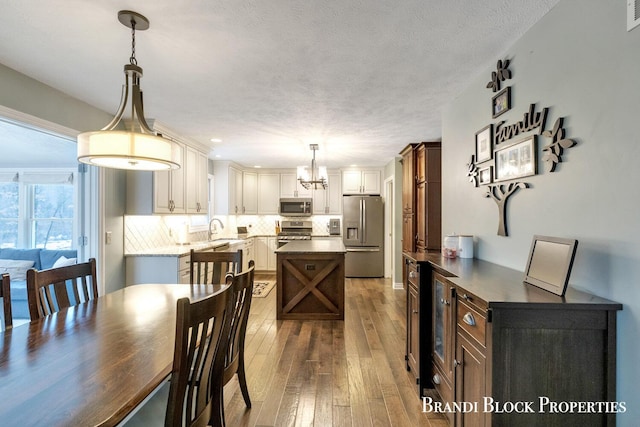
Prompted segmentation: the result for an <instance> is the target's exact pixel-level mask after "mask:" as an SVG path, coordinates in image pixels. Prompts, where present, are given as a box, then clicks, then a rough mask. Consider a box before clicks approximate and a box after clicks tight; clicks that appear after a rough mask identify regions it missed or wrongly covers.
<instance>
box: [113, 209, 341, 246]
mask: <svg viewBox="0 0 640 427" xmlns="http://www.w3.org/2000/svg"><path fill="white" fill-rule="evenodd" d="M215 218H218V219H219V220H220V221H222V223H223V224H224V229H221V228H220V226H219V224H216V225H217V233H216V234H214V236H213V239H225V238H236V237H237V236H238V235H237V227H239V226H245V227H247V231H248V235H249V236H273V235H275V234H276V231H275V222H276V221H280V222H282V221H283V220H286V219H287V218H284V217H281V216H280V215H228V216H224V215H220V216H216V217H215ZM330 218H341V215H313V216H311V217H309V218H308V219H310V220H311V221H312V223H313V231H312V233H313V234H314V235H327V234H329V231H328V224H329V219H330ZM304 219H305V220H307V218H304ZM124 230H125V232H124V251H125V254H126V253H135V252H140V251H144V250H147V249H156V248H160V247H165V246H172V245H175V244H178V243H191V242H201V241H204V240H207V239H208V234H209V233H208V231H206V230H202V229H200V228H198V230H197V231H193V229H191V230H190V226H189V217H188V216H182V215H166V216H162V215H148V216H147V215H126V216H125V217H124Z"/></svg>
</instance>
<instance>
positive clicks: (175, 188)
mask: <svg viewBox="0 0 640 427" xmlns="http://www.w3.org/2000/svg"><path fill="white" fill-rule="evenodd" d="M180 147H181V152H180V156H181V160H182V162H181V167H180V168H179V169H172V170H168V171H157V172H153V195H154V196H153V200H154V205H153V213H165V214H168V213H182V214H183V213H185V186H184V183H185V170H186V169H187V168H186V156H185V147H184V145H180Z"/></svg>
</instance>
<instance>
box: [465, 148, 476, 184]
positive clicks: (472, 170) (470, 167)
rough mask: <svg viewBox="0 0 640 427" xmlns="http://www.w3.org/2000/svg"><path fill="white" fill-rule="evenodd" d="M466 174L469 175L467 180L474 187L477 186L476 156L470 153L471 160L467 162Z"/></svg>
mask: <svg viewBox="0 0 640 427" xmlns="http://www.w3.org/2000/svg"><path fill="white" fill-rule="evenodd" d="M467 176H468V177H469V182H470V183H472V184H473V186H474V187H477V186H478V166H477V165H476V156H475V155H473V154H472V155H471V160H470V161H469V163H467Z"/></svg>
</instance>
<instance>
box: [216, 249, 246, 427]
mask: <svg viewBox="0 0 640 427" xmlns="http://www.w3.org/2000/svg"><path fill="white" fill-rule="evenodd" d="M248 264H249V268H247V270H245V271H242V272H241V273H238V274H235V275H234V274H233V273H228V274H227V276H226V283H227V284H229V285H230V287H231V290H232V295H231V300H230V302H229V304H230V310H231V318H230V326H229V331H228V334H227V335H226V336H225V341H226V350H225V354H224V368H223V370H222V373H221V377H222V381H221V382H220V383H219V384H218V383H216V384H213V386H214V387H215V388H214V389H213V390H212V393H213V399H214V402H215V403H214V404H213V415H212V417H211V420H210V424H211V425H213V426H220V425H225V423H224V398H223V393H224V385H225V384H227V383H228V382H229V381H230V380H231V378H233V376H234V375H235V374H236V373H237V374H238V384H239V385H240V391H241V392H242V397H243V398H244V401H245V403H246V405H247V407H248V408H251V399H250V398H249V389H248V388H247V380H246V375H245V366H244V338H245V335H246V332H247V321H248V318H249V310H250V308H251V299H252V295H253V277H254V270H255V264H254V262H253V260H250V261H249V263H248Z"/></svg>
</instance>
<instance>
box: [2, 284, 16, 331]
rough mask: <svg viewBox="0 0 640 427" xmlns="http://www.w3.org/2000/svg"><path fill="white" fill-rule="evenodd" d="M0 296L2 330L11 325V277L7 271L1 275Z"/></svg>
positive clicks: (9, 327)
mask: <svg viewBox="0 0 640 427" xmlns="http://www.w3.org/2000/svg"><path fill="white" fill-rule="evenodd" d="M0 297H2V307H3V312H4V313H3V314H4V330H5V331H6V330H7V329H11V328H12V327H13V315H12V314H11V279H10V278H9V274H8V273H4V274H3V275H2V286H1V287H0Z"/></svg>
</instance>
